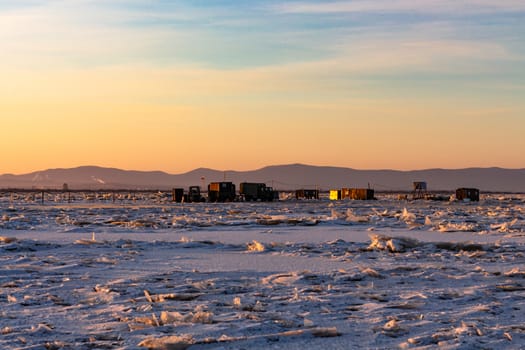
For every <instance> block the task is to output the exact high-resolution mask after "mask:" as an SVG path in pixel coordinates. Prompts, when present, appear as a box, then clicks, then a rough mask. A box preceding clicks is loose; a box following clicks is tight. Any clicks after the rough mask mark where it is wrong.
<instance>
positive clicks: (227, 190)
mask: <svg viewBox="0 0 525 350" xmlns="http://www.w3.org/2000/svg"><path fill="white" fill-rule="evenodd" d="M319 194H320V191H319V189H299V190H296V191H295V198H296V199H299V200H301V199H319ZM455 197H456V199H457V200H460V201H465V200H469V201H479V190H478V189H476V188H458V189H457V190H456V193H455ZM329 198H330V200H334V201H337V200H373V199H376V198H375V192H374V190H373V189H371V188H341V189H333V190H330V192H329ZM403 198H404V199H408V195H406V196H404V197H403ZM448 198H450V197H446V199H448ZM412 199H415V200H416V199H431V200H440V199H445V198H444V197H436V196H434V195H431V194H429V193H428V192H427V184H426V182H422V181H418V182H414V183H413V192H412ZM276 200H279V192H278V191H276V190H274V189H273V188H272V187H269V186H266V184H264V183H255V182H241V183H240V184H239V191H238V193H237V190H236V186H235V184H234V183H233V182H227V181H223V182H212V183H210V184H209V185H208V191H207V199H206V198H205V197H204V196H203V195H202V194H201V189H200V187H199V186H190V188H189V190H188V191H185V190H184V189H183V188H174V189H173V201H174V202H179V203H180V202H204V201H208V202H233V201H247V202H249V201H259V202H272V201H276Z"/></svg>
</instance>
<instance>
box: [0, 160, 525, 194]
mask: <svg viewBox="0 0 525 350" xmlns="http://www.w3.org/2000/svg"><path fill="white" fill-rule="evenodd" d="M214 181H232V182H233V183H235V184H237V185H238V184H239V183H240V182H244V181H246V182H265V183H266V184H267V185H269V186H273V187H274V188H276V189H280V190H294V189H300V188H319V189H322V190H328V189H331V188H341V187H368V186H370V187H371V188H374V189H375V190H376V191H409V190H412V183H413V182H414V181H425V182H427V185H428V189H429V190H436V191H438V190H446V191H450V190H454V189H456V188H459V187H475V188H479V189H480V190H481V191H501V192H525V169H502V168H467V169H452V170H451V169H428V170H417V171H398V170H356V169H351V168H340V167H327V166H312V165H304V164H290V165H277V166H268V167H265V168H261V169H258V170H253V171H219V170H213V169H206V168H199V169H195V170H192V171H190V172H187V173H184V174H177V175H174V174H168V173H165V172H161V171H128V170H121V169H114V168H102V167H96V166H82V167H78V168H71V169H49V170H43V171H37V172H33V173H30V174H24V175H12V174H5V175H0V188H4V189H5V188H29V189H30V188H38V189H40V188H45V189H60V188H62V186H63V184H65V183H66V184H67V185H68V187H69V188H70V189H117V188H118V189H158V190H166V189H171V188H174V187H184V188H187V187H188V186H191V185H200V186H202V185H203V184H205V185H206V186H207V184H208V183H210V182H214Z"/></svg>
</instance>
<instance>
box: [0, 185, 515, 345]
mask: <svg viewBox="0 0 525 350" xmlns="http://www.w3.org/2000/svg"><path fill="white" fill-rule="evenodd" d="M524 211H525V197H524V196H520V195H512V196H511V195H497V196H496V195H494V196H489V197H485V198H484V199H483V200H482V201H481V202H479V203H458V202H430V201H414V202H406V201H397V200H394V199H389V198H382V199H380V200H378V201H371V202H357V201H344V202H329V201H311V202H310V201H304V202H295V201H287V202H278V203H229V204H183V205H181V204H172V203H169V202H167V201H166V200H165V199H164V200H163V199H162V198H155V197H151V198H150V197H146V196H144V197H142V198H139V199H136V200H134V201H131V200H129V201H128V200H122V201H117V202H116V203H112V202H111V201H85V200H82V201H76V202H73V203H71V204H69V203H67V202H64V201H63V199H61V198H56V200H53V201H47V202H46V203H45V204H44V205H40V204H38V203H35V202H32V201H28V200H26V199H25V198H13V197H4V198H0V333H1V336H0V348H2V349H145V348H150V349H184V348H190V349H248V348H261V349H263V348H264V349H267V348H268V349H281V348H285V349H301V348H304V347H310V348H321V347H323V348H331V349H352V348H355V349H357V348H365V349H391V348H406V349H433V348H443V349H502V348H504V349H505V348H507V349H519V348H523V344H525V314H524V312H523V311H524V307H525V265H524V263H525V238H524V237H525V213H524Z"/></svg>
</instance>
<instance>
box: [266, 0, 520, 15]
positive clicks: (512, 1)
mask: <svg viewBox="0 0 525 350" xmlns="http://www.w3.org/2000/svg"><path fill="white" fill-rule="evenodd" d="M273 8H274V9H275V10H276V11H278V12H280V13H296V14H342V13H366V12H383V13H389V12H408V13H414V12H417V13H447V14H458V13H461V14H466V13H489V12H490V13H493V12H494V11H497V12H515V11H525V2H523V1H521V0H501V1H492V0H463V1H457V0H358V1H328V2H322V3H320V2H290V3H283V4H277V5H274V6H273Z"/></svg>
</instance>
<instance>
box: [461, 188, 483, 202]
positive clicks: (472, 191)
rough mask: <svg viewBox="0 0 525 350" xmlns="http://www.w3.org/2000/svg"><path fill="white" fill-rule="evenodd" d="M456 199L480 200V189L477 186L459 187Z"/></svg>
mask: <svg viewBox="0 0 525 350" xmlns="http://www.w3.org/2000/svg"><path fill="white" fill-rule="evenodd" d="M456 199H457V200H458V201H472V202H479V190H478V189H477V188H458V189H457V190H456Z"/></svg>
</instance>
